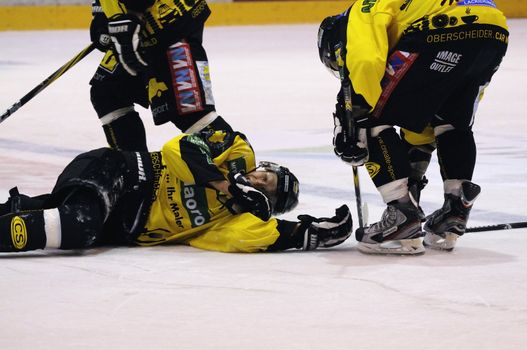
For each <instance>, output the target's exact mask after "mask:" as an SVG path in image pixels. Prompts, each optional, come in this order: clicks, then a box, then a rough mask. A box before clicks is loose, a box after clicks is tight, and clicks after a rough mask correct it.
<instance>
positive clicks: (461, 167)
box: [436, 129, 476, 180]
mask: <svg viewBox="0 0 527 350" xmlns="http://www.w3.org/2000/svg"><path fill="white" fill-rule="evenodd" d="M436 140H437V156H438V160H439V165H440V168H441V176H442V177H443V180H447V179H464V180H472V175H473V173H474V167H475V165H476V143H475V141H474V135H473V133H472V131H471V130H457V129H455V130H450V131H447V132H445V133H443V134H441V135H439V136H437V137H436Z"/></svg>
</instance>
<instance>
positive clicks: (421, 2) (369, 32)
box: [345, 0, 507, 108]
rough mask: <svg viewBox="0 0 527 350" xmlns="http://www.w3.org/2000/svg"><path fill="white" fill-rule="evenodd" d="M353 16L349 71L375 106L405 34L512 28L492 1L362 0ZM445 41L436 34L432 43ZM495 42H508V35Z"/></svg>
mask: <svg viewBox="0 0 527 350" xmlns="http://www.w3.org/2000/svg"><path fill="white" fill-rule="evenodd" d="M348 16H349V20H348V25H347V30H346V37H347V43H346V62H345V64H346V68H347V69H348V72H349V78H350V80H351V82H352V84H353V89H354V91H355V93H357V94H360V95H362V96H363V97H364V99H365V100H366V102H368V104H369V105H370V106H371V107H372V108H374V107H375V105H376V103H377V101H378V100H379V97H380V96H381V92H382V88H381V80H382V78H383V76H384V73H385V68H386V61H387V57H388V54H389V52H390V50H392V49H393V48H394V47H395V45H396V44H397V42H398V41H399V40H400V39H401V37H403V36H404V35H405V34H407V33H414V32H416V31H423V32H424V31H429V30H435V29H442V28H451V27H459V26H463V25H467V24H491V25H496V26H499V27H501V28H504V29H507V24H506V19H505V16H504V15H503V13H502V12H501V11H500V10H498V9H497V8H496V6H495V4H494V2H493V1H492V0H461V1H459V0H457V1H456V0H359V1H356V2H355V3H354V4H353V5H352V7H351V9H350V10H349V13H348ZM461 34H463V37H466V38H469V37H472V36H474V37H478V36H485V35H488V33H487V31H482V33H479V32H478V31H476V32H472V31H470V32H467V33H460V35H461ZM491 35H500V34H495V33H492V34H491ZM443 39H444V38H442V37H441V36H437V37H434V36H433V35H432V36H430V37H429V38H428V37H427V42H428V40H432V41H431V43H432V42H434V41H435V42H438V41H441V40H443ZM450 39H451V40H455V39H456V38H453V39H452V38H450ZM495 39H497V40H502V41H506V40H507V37H504V36H503V37H500V38H498V37H497V38H495ZM457 40H463V38H461V36H460V37H458V38H457Z"/></svg>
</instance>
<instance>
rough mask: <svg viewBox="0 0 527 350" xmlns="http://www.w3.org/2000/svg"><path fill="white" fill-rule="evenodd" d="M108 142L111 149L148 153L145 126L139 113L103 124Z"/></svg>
mask: <svg viewBox="0 0 527 350" xmlns="http://www.w3.org/2000/svg"><path fill="white" fill-rule="evenodd" d="M102 127H103V130H104V134H105V135H106V141H108V144H109V145H110V147H111V148H113V149H117V150H123V151H139V152H148V147H147V145H146V132H145V126H144V124H143V121H142V120H141V117H139V113H137V112H136V111H131V112H128V113H126V114H125V115H123V116H120V117H119V118H117V119H115V120H112V121H111V122H109V123H106V124H103V126H102Z"/></svg>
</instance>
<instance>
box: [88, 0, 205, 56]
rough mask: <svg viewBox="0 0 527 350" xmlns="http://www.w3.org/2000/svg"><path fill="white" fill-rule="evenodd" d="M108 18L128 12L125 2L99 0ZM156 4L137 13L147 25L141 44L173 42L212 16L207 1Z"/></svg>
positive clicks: (170, 0) (168, 0)
mask: <svg viewBox="0 0 527 350" xmlns="http://www.w3.org/2000/svg"><path fill="white" fill-rule="evenodd" d="M97 1H99V2H100V5H101V7H102V10H103V12H104V14H105V15H106V17H107V18H109V19H112V18H113V17H115V16H118V15H120V14H125V13H128V12H129V10H128V9H127V8H126V5H125V4H124V2H122V1H119V0H97ZM152 2H153V4H152V5H151V6H150V7H148V8H147V9H146V10H145V11H144V12H143V13H135V14H136V15H138V16H140V18H141V19H142V20H143V22H144V28H143V30H142V33H141V34H142V43H141V44H142V45H143V46H145V47H148V46H155V45H157V44H158V43H159V41H165V42H170V43H173V42H175V41H178V40H180V39H181V38H184V37H185V36H186V35H187V33H190V32H192V30H193V27H194V26H200V25H202V23H204V22H205V21H206V20H207V18H208V17H209V15H210V9H209V7H208V5H207V2H206V1H205V0H152Z"/></svg>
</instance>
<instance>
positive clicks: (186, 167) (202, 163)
mask: <svg viewBox="0 0 527 350" xmlns="http://www.w3.org/2000/svg"><path fill="white" fill-rule="evenodd" d="M152 159H153V169H154V195H153V201H152V205H151V207H150V212H149V215H148V219H147V222H146V225H145V230H144V232H142V233H140V234H139V236H138V237H137V239H136V243H137V244H139V245H157V244H162V243H167V242H172V243H179V244H189V245H192V246H195V247H198V248H202V249H208V250H218V251H226V252H234V251H235V252H254V251H260V250H265V249H266V248H267V247H268V246H269V245H271V244H273V243H274V242H275V241H276V239H277V238H278V236H279V232H278V231H277V229H276V227H277V220H276V219H271V220H269V221H267V222H264V221H262V220H260V219H259V218H257V217H255V216H253V215H252V214H249V213H244V214H238V215H233V214H231V213H230V212H229V210H228V209H227V208H226V207H225V206H224V203H225V201H226V200H227V197H226V195H225V194H223V193H220V192H218V191H217V190H215V189H213V188H211V187H209V186H208V183H209V182H211V181H216V180H224V179H226V177H227V174H228V173H229V172H238V171H246V172H249V171H251V170H254V169H255V168H256V161H255V155H254V151H253V149H252V147H251V145H250V144H249V142H248V141H247V139H246V138H245V136H244V135H243V134H241V133H237V132H234V133H226V132H223V131H215V132H202V133H199V134H185V135H181V136H178V137H175V138H174V139H172V140H170V141H169V142H167V143H166V144H165V145H164V146H163V148H162V150H161V152H159V156H157V157H156V156H155V154H153V155H152Z"/></svg>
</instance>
